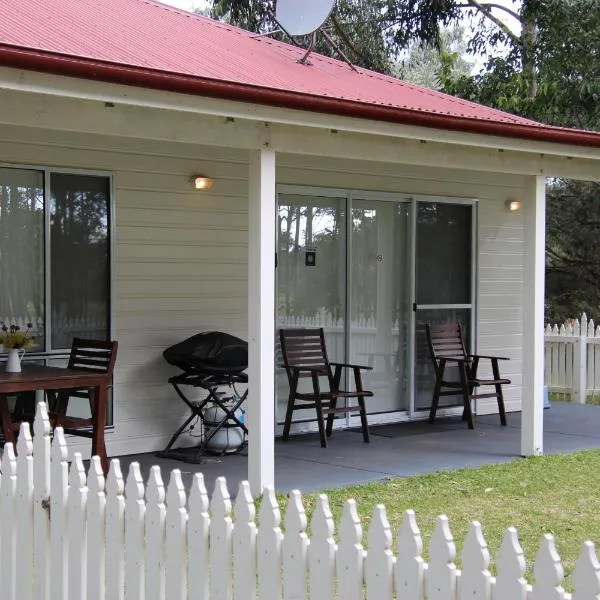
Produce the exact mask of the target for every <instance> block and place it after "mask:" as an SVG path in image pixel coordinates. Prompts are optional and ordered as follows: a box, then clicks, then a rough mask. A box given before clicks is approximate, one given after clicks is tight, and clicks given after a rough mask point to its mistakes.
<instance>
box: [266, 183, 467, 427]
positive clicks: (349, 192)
mask: <svg viewBox="0 0 600 600" xmlns="http://www.w3.org/2000/svg"><path fill="white" fill-rule="evenodd" d="M280 194H289V195H296V196H317V197H320V198H336V199H343V198H345V199H346V215H345V219H346V254H345V271H346V273H345V280H346V289H345V307H344V311H345V318H344V336H345V341H344V352H345V354H346V357H348V356H349V355H350V325H351V324H350V321H349V318H348V317H349V315H350V314H351V308H352V307H351V302H352V298H351V294H352V270H351V268H350V261H351V257H352V235H351V231H352V206H353V200H373V201H383V202H386V201H387V202H395V203H397V204H407V205H408V206H409V223H410V227H409V233H408V237H409V239H408V240H407V242H408V243H407V248H408V255H409V256H408V264H409V269H408V281H407V285H408V289H409V302H410V305H409V306H410V307H412V310H409V311H408V340H407V343H408V346H409V347H408V361H409V368H408V374H407V375H408V406H409V409H408V410H397V411H390V412H386V413H379V414H377V413H375V414H372V415H370V416H369V424H371V425H375V424H384V423H398V422H402V421H409V420H420V419H423V418H426V417H427V416H428V415H429V412H428V411H426V410H419V411H418V410H415V398H416V394H415V354H416V347H415V344H416V317H417V313H416V310H417V305H416V283H417V279H416V275H417V274H416V262H417V261H416V252H417V209H418V204H419V203H440V204H442V203H444V204H454V205H457V204H460V205H469V206H471V303H470V304H427V305H420V306H419V307H418V309H419V310H428V309H429V310H434V309H442V308H464V309H470V310H471V319H470V321H471V323H470V324H471V329H470V331H471V335H470V342H469V351H470V352H474V351H475V350H476V339H477V328H476V327H477V312H478V309H477V302H476V301H477V296H478V276H477V267H478V260H477V257H478V246H477V241H478V211H477V208H478V200H477V199H475V198H464V197H450V196H433V195H421V194H419V195H415V194H408V193H396V192H378V191H372V190H357V189H349V188H332V187H319V186H304V185H289V184H277V186H276V196H277V208H279V196H280ZM277 216H278V215H277V214H275V215H274V218H275V219H277ZM275 278H276V289H278V283H277V278H278V273H277V271H276V274H275ZM275 305H276V306H277V302H276V304H275ZM273 319H274V321H275V329H276V330H277V314H274V315H273ZM349 377H350V374H349V373H346V382H345V383H346V385H348V383H349ZM273 402H277V398H273ZM461 413H462V406H457V407H449V408H440V409H439V410H438V414H439V415H440V416H443V415H458V414H461ZM274 418H275V431H276V433H277V434H280V433H281V431H282V429H283V426H282V425H280V424H278V422H277V409H276V410H275V416H274ZM336 421H337V423H336V424H335V425H334V428H344V427H354V426H359V425H360V418H359V416H358V415H356V416H355V415H351V414H350V413H346V416H345V419H336ZM306 425H307V427H306V430H307V431H308V430H311V431H312V429H313V427H312V426H311V425H314V429H315V430H316V422H315V423H306Z"/></svg>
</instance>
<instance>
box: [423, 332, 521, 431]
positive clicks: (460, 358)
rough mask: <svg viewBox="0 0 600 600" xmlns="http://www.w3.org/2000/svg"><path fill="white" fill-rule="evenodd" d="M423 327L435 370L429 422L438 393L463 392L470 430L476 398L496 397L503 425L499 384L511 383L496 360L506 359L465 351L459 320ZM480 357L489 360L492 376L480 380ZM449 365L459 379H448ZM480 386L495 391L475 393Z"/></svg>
mask: <svg viewBox="0 0 600 600" xmlns="http://www.w3.org/2000/svg"><path fill="white" fill-rule="evenodd" d="M426 330H427V344H428V346H429V354H430V356H431V359H432V361H433V367H434V369H435V387H434V390H433V399H432V402H431V410H430V412H429V422H430V423H433V421H434V419H435V413H436V411H437V408H438V403H439V400H440V396H452V395H462V398H463V403H464V411H463V419H465V420H466V421H467V423H468V426H469V429H473V411H472V408H471V401H472V400H475V399H479V398H496V399H497V400H498V411H499V413H500V423H501V424H502V425H506V412H505V410H504V397H503V395H502V386H503V385H508V384H510V380H509V379H503V378H501V377H500V369H499V367H498V361H500V360H508V359H507V358H502V357H500V356H482V355H478V354H467V353H466V351H465V345H464V342H463V336H462V329H461V326H460V323H452V324H445V325H427V326H426ZM481 359H486V360H490V361H491V364H492V373H493V379H481V378H480V377H478V376H477V370H478V367H479V362H480V360H481ZM449 365H450V366H454V367H456V368H457V370H458V375H459V379H458V381H452V380H449V379H448V378H447V376H446V367H447V366H449ZM482 386H492V387H494V391H493V392H489V393H488V392H486V393H474V392H475V390H477V389H478V388H480V387H482Z"/></svg>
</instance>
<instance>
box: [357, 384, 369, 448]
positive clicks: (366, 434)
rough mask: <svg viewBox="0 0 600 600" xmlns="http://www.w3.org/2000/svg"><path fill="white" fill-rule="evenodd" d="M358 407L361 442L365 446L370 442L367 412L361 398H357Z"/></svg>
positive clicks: (363, 400)
mask: <svg viewBox="0 0 600 600" xmlns="http://www.w3.org/2000/svg"><path fill="white" fill-rule="evenodd" d="M361 391H362V390H361ZM358 406H359V407H360V423H361V425H362V434H363V441H364V443H365V444H368V443H369V442H370V441H371V440H370V439H369V424H368V423H367V410H366V408H365V399H364V397H363V396H359V397H358Z"/></svg>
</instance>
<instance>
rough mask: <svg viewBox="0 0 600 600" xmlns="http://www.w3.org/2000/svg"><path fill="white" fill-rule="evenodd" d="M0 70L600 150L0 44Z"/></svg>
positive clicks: (567, 139)
mask: <svg viewBox="0 0 600 600" xmlns="http://www.w3.org/2000/svg"><path fill="white" fill-rule="evenodd" d="M0 65H2V66H6V67H14V68H18V69H26V70H29V71H41V72H44V73H52V74H55V75H63V76H70V77H79V78H83V79H92V80H97V81H104V82H107V83H117V84H123V85H132V86H137V87H143V88H150V89H157V90H162V91H167V92H176V93H180V94H192V95H196V96H208V97H212V98H220V99H225V100H237V101H241V102H251V103H255V104H263V105H268V106H277V107H281V108H291V109H296V110H305V111H311V112H318V113H325V114H332V115H338V116H345V117H354V118H360V119H372V120H375V121H385V122H389V123H397V124H402V125H417V126H421V127H433V128H436V129H448V130H452V131H462V132H466V133H478V134H484V135H495V136H499V137H511V138H520V139H527V140H538V141H543V142H553V143H559V144H573V145H576V146H587V147H595V148H599V147H600V135H599V134H598V133H595V132H588V131H582V130H574V129H566V128H560V127H550V126H543V125H539V126H537V125H526V124H517V123H499V122H495V121H484V120H479V119H471V118H468V117H459V116H452V115H446V114H438V113H431V112H425V111H418V110H410V109H405V108H397V107H390V106H380V105H375V104H366V103H363V102H356V101H353V100H343V99H339V98H330V97H324V96H315V95H310V94H302V93H299V92H293V91H288V90H277V89H272V88H265V87H260V86H253V85H248V84H243V83H236V82H228V81H220V80H215V79H207V78H201V77H195V76H191V75H182V74H178V73H171V72H167V71H157V70H153V69H146V68H143V67H135V66H128V65H120V64H116V63H110V62H106V61H100V60H95V59H88V58H81V57H72V56H65V55H62V54H57V53H51V52H45V51H41V50H36V49H32V48H19V47H16V46H8V45H2V44H0Z"/></svg>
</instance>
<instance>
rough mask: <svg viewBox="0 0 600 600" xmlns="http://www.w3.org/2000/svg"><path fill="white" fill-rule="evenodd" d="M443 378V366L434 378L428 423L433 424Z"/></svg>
mask: <svg viewBox="0 0 600 600" xmlns="http://www.w3.org/2000/svg"><path fill="white" fill-rule="evenodd" d="M443 376H444V365H440V366H439V367H438V370H437V372H436V376H435V386H434V388H433V397H432V399H431V408H430V409H429V422H430V423H433V422H434V420H435V413H436V412H437V407H438V404H439V401H440V392H441V391H442V381H443Z"/></svg>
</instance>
